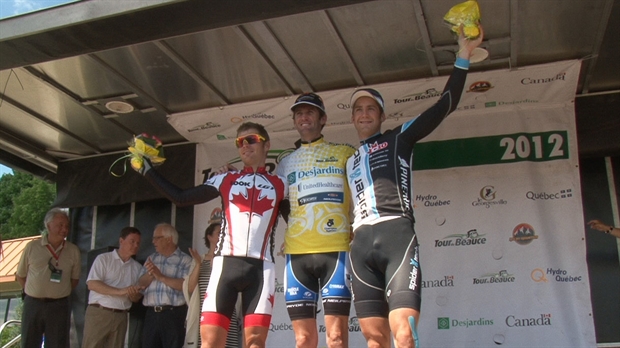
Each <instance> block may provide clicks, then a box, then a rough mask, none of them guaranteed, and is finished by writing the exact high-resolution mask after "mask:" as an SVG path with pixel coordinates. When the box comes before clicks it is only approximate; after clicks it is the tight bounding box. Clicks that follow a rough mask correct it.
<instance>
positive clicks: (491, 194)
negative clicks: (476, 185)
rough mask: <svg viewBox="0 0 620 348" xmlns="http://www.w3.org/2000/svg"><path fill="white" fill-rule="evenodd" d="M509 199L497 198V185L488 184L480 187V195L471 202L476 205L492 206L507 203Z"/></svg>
mask: <svg viewBox="0 0 620 348" xmlns="http://www.w3.org/2000/svg"><path fill="white" fill-rule="evenodd" d="M506 204H508V201H506V200H505V199H497V190H496V189H495V186H492V185H486V186H484V187H482V188H481V189H480V192H479V196H478V198H476V200H475V201H473V202H471V205H472V206H474V207H485V208H490V207H494V206H499V205H506Z"/></svg>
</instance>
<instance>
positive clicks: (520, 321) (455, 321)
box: [437, 313, 553, 330]
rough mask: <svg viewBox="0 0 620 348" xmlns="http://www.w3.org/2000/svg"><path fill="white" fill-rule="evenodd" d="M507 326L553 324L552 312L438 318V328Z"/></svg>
mask: <svg viewBox="0 0 620 348" xmlns="http://www.w3.org/2000/svg"><path fill="white" fill-rule="evenodd" d="M497 325H501V326H507V327H509V328H528V327H537V326H553V318H552V315H551V313H540V314H535V315H531V316H523V315H514V314H510V315H507V316H506V317H503V318H490V319H489V318H484V317H481V318H476V319H472V318H450V317H439V318H437V329H438V330H458V329H471V328H477V327H480V326H497Z"/></svg>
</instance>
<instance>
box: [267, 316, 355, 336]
mask: <svg viewBox="0 0 620 348" xmlns="http://www.w3.org/2000/svg"><path fill="white" fill-rule="evenodd" d="M348 326H349V332H361V331H362V330H361V329H360V324H359V320H358V319H357V317H350V318H349V323H348ZM318 330H319V333H324V332H325V331H326V328H325V325H324V324H319V326H318ZM269 331H271V332H276V331H293V324H291V323H290V322H283V323H274V322H272V323H271V324H270V325H269Z"/></svg>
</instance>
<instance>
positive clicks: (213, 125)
mask: <svg viewBox="0 0 620 348" xmlns="http://www.w3.org/2000/svg"><path fill="white" fill-rule="evenodd" d="M221 126H222V125H220V124H218V123H215V122H207V123H205V124H201V125H198V126H195V127H192V128H190V129H188V130H187V132H188V133H191V132H195V131H200V130H205V129H211V128H218V127H221Z"/></svg>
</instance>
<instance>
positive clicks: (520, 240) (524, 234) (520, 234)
mask: <svg viewBox="0 0 620 348" xmlns="http://www.w3.org/2000/svg"><path fill="white" fill-rule="evenodd" d="M534 239H538V236H537V235H536V231H534V227H532V225H530V224H526V223H521V224H518V225H517V226H515V228H514V229H513V230H512V237H510V238H509V239H508V240H509V241H511V242H516V243H517V244H519V245H528V244H530V243H531V242H532V241H533V240H534Z"/></svg>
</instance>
